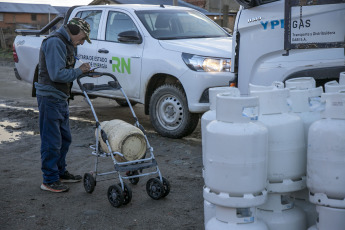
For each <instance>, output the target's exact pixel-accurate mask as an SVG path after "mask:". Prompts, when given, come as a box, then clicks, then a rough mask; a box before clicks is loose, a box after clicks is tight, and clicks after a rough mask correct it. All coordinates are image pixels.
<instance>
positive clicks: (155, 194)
mask: <svg viewBox="0 0 345 230" xmlns="http://www.w3.org/2000/svg"><path fill="white" fill-rule="evenodd" d="M146 192H147V194H148V195H149V196H150V197H151V198H152V199H154V200H159V199H160V198H161V197H163V195H164V186H163V184H162V182H161V181H160V180H159V179H157V178H151V179H149V180H148V181H147V183H146Z"/></svg>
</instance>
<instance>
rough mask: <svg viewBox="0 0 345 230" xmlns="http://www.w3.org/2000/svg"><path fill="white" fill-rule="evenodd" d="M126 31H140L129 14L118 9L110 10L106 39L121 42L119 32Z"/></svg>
mask: <svg viewBox="0 0 345 230" xmlns="http://www.w3.org/2000/svg"><path fill="white" fill-rule="evenodd" d="M124 31H136V32H138V29H137V27H136V26H135V24H134V22H133V21H132V19H131V18H130V17H129V16H128V15H127V14H124V13H121V12H117V11H110V12H109V14H108V19H107V27H106V31H105V40H106V41H111V42H119V41H118V34H119V33H121V32H124ZM138 33H139V32H138Z"/></svg>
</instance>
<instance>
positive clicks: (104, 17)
mask: <svg viewBox="0 0 345 230" xmlns="http://www.w3.org/2000/svg"><path fill="white" fill-rule="evenodd" d="M73 17H80V18H83V19H85V20H86V21H87V22H88V23H89V24H90V26H91V34H90V38H91V41H92V44H88V43H85V44H84V45H82V46H79V47H78V55H77V56H78V58H79V59H80V60H81V61H82V62H89V63H90V64H91V66H93V67H99V68H98V70H97V71H98V72H107V73H111V74H113V75H115V76H116V78H117V79H118V80H119V82H120V84H121V86H122V87H123V89H124V90H125V92H126V95H127V96H128V98H129V99H130V101H131V102H133V103H136V102H138V103H142V104H144V105H145V113H146V114H150V118H151V122H152V125H153V127H154V128H155V130H156V131H157V132H158V133H159V134H161V135H162V136H166V137H171V138H181V137H184V136H187V135H189V134H190V133H192V132H193V131H194V129H195V128H196V126H197V124H198V121H199V115H200V113H203V112H205V111H207V110H208V109H209V103H208V88H210V87H215V86H225V85H229V81H233V80H234V74H233V73H231V72H230V57H231V49H232V39H231V36H230V35H229V34H228V33H227V32H226V31H225V30H224V29H223V28H221V27H219V26H218V25H217V24H216V23H214V22H213V21H212V20H210V19H209V18H208V17H206V16H205V15H203V14H202V13H200V12H198V11H196V10H193V9H190V8H184V7H175V6H163V5H161V6H158V5H157V6H155V5H92V6H77V7H72V8H71V9H70V10H69V11H68V12H67V16H66V17H65V18H64V24H66V23H67V22H68V20H69V18H73ZM60 19H62V18H56V19H55V20H53V21H52V22H51V23H50V24H48V25H47V26H46V27H44V28H43V29H42V30H40V31H28V30H17V31H16V32H17V33H18V34H19V35H18V36H17V37H16V39H15V41H14V44H13V48H14V58H15V73H16V76H17V78H18V79H22V80H24V81H26V82H29V83H31V84H34V82H35V81H37V76H38V60H39V59H38V56H39V49H40V46H41V43H42V40H43V39H44V38H45V36H44V35H41V34H42V33H44V32H46V31H48V30H49V29H51V28H53V26H55V24H56V23H57V22H58V21H59V20H60ZM79 65H80V63H79V64H78V62H77V65H76V67H78V66H79ZM85 79H87V78H85ZM88 81H90V82H93V83H95V84H104V83H107V82H108V81H109V79H108V78H107V77H106V76H104V77H100V78H96V79H89V80H88ZM72 92H74V93H80V92H81V91H80V89H79V88H78V84H73V88H72ZM34 95H35V89H34V86H33V96H34ZM91 95H92V94H91ZM93 96H101V97H109V98H114V99H115V100H116V101H117V102H118V103H119V104H120V105H124V103H125V102H126V101H125V100H123V98H122V97H123V95H122V94H121V92H118V91H109V90H108V91H97V92H95V93H93Z"/></svg>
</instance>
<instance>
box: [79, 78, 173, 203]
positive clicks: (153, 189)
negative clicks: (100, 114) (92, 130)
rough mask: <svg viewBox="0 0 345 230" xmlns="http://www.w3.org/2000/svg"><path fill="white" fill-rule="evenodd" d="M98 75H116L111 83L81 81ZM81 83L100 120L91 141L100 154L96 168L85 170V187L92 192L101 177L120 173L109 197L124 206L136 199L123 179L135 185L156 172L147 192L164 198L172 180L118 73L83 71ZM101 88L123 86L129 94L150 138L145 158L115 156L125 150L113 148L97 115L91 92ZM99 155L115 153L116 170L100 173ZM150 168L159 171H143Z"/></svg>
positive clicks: (96, 154) (115, 88) (93, 110)
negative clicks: (166, 175)
mask: <svg viewBox="0 0 345 230" xmlns="http://www.w3.org/2000/svg"><path fill="white" fill-rule="evenodd" d="M95 75H101V76H104V75H105V76H108V77H110V78H112V79H113V81H109V82H108V84H100V85H95V84H93V83H84V84H82V83H81V82H80V79H81V78H84V77H93V76H95ZM77 83H78V85H79V87H80V89H81V90H82V92H83V94H84V96H85V98H86V101H87V103H88V104H89V105H90V107H91V110H92V113H93V115H94V117H95V120H96V129H97V132H96V143H95V145H91V146H90V148H91V149H93V151H92V154H93V155H95V156H96V161H95V169H94V171H93V172H89V173H85V174H84V177H83V184H84V188H85V191H86V192H87V193H92V192H93V191H94V189H95V186H96V182H99V181H102V180H99V179H98V177H100V176H106V175H110V174H118V178H119V181H120V182H119V183H118V184H113V185H111V186H110V187H109V188H108V192H107V197H108V200H109V202H110V204H111V205H112V206H114V207H120V206H121V205H126V204H128V203H129V202H130V201H131V199H132V190H131V188H130V187H129V186H128V185H127V184H126V183H125V182H124V181H123V179H129V181H130V182H131V184H133V185H135V184H137V183H138V182H139V178H140V177H144V176H148V175H153V174H158V176H157V177H154V178H151V179H149V180H148V181H147V183H146V192H147V194H148V195H149V196H150V197H151V198H152V199H154V200H158V199H160V198H163V197H165V196H167V195H168V194H169V192H170V184H169V181H168V180H167V179H166V178H164V177H162V175H161V172H160V170H159V167H158V164H157V161H156V159H155V157H154V155H153V148H152V147H151V146H150V143H149V141H148V138H147V136H146V132H145V129H144V127H143V126H142V125H141V124H140V123H139V121H138V118H137V117H136V115H135V112H134V110H133V107H132V105H131V103H130V101H129V99H128V97H127V95H126V93H125V92H124V90H123V89H122V87H121V85H120V83H119V81H118V80H117V79H116V77H115V76H114V75H112V74H110V73H100V72H90V73H87V74H83V75H80V76H79V77H78V78H77ZM100 90H120V91H121V92H122V94H123V96H124V97H125V99H126V101H127V103H128V106H129V108H130V110H131V112H132V115H133V117H134V120H135V124H134V126H135V127H137V128H139V129H140V130H141V131H142V132H143V134H144V138H145V141H146V145H147V151H146V153H145V155H144V157H143V158H142V159H138V160H133V161H126V162H118V161H117V160H116V159H115V156H116V155H119V156H121V157H123V154H122V153H120V152H114V151H112V149H111V146H110V144H109V141H108V137H107V134H106V133H105V131H104V130H103V129H102V127H101V124H100V122H99V120H98V118H97V115H96V112H95V109H94V107H93V105H92V103H91V100H90V98H89V96H88V92H95V91H100ZM99 133H100V134H101V138H102V140H103V141H104V143H106V145H107V147H108V150H109V153H106V152H104V151H102V149H101V148H100V143H99ZM147 152H149V155H150V156H149V157H148V158H145V157H146V155H147ZM99 157H111V159H112V160H113V163H114V168H115V170H114V171H110V172H102V173H100V172H99V171H98V165H99V160H98V158H99ZM148 168H155V171H150V172H146V173H143V171H144V169H148Z"/></svg>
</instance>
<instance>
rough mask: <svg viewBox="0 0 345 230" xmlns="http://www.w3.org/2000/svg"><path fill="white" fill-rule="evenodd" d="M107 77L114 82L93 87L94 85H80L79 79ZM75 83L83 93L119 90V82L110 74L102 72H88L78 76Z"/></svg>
mask: <svg viewBox="0 0 345 230" xmlns="http://www.w3.org/2000/svg"><path fill="white" fill-rule="evenodd" d="M98 75H100V76H104V75H105V76H108V77H111V78H112V79H113V80H114V81H109V82H108V84H100V85H95V84H94V83H84V84H81V82H80V79H82V78H84V77H93V76H98ZM77 83H78V85H79V87H80V89H81V90H82V91H83V92H84V91H99V90H114V89H115V90H118V89H120V88H121V85H120V82H119V81H118V80H117V78H116V77H115V76H114V75H113V74H110V73H104V72H89V73H84V74H82V75H79V76H78V77H77Z"/></svg>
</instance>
